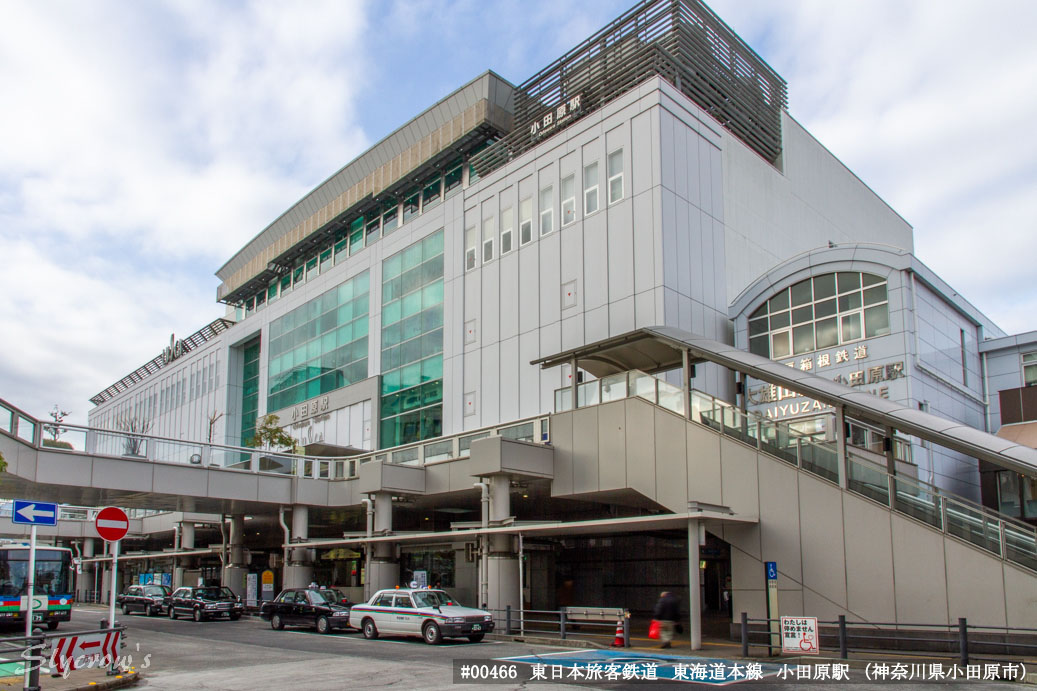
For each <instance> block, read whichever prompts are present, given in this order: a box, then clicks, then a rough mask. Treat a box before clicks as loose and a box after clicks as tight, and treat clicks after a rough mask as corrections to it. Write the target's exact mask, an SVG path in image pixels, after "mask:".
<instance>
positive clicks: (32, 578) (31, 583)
mask: <svg viewBox="0 0 1037 691" xmlns="http://www.w3.org/2000/svg"><path fill="white" fill-rule="evenodd" d="M35 588H36V524H35V523H33V524H32V527H31V528H30V529H29V574H28V578H27V580H26V586H25V594H26V595H27V597H26V600H27V601H28V603H27V606H26V610H25V637H26V638H27V639H28V638H30V637H31V636H32V605H33V599H34V598H35ZM25 644H26V647H28V646H30V645H32V642H31V641H28V640H27V641H26V642H25ZM34 664H36V662H35V660H31V659H27V660H25V682H24V683H25V688H27V689H30V688H32V682H31V675H32V671H31V669H30V668H31V667H32V666H33V665H34Z"/></svg>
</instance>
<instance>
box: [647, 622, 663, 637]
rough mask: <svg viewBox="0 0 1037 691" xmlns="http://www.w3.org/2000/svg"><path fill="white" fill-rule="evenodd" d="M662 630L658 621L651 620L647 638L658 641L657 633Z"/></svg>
mask: <svg viewBox="0 0 1037 691" xmlns="http://www.w3.org/2000/svg"><path fill="white" fill-rule="evenodd" d="M661 629H662V624H660V623H659V620H658V619H652V623H651V624H649V625H648V637H649V638H651V639H652V640H653V641H657V640H659V632H660V630H661Z"/></svg>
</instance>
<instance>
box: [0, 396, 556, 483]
mask: <svg viewBox="0 0 1037 691" xmlns="http://www.w3.org/2000/svg"><path fill="white" fill-rule="evenodd" d="M0 411H7V412H9V413H10V414H11V424H10V427H11V429H5V428H4V427H3V426H2V425H0V434H4V435H8V436H11V437H14V438H16V439H19V440H21V441H23V442H25V441H28V442H29V444H30V445H31V446H32V447H33V448H35V449H38V450H42V449H46V450H47V451H50V452H55V453H68V454H75V455H83V454H87V455H100V456H107V457H112V458H125V457H127V454H123V455H112V454H105V453H98V452H97V451H96V450H95V451H91V450H89V449H86V448H84V449H76V448H65V447H63V446H46V445H44V443H43V435H44V433H45V430H47V429H60V430H61V433H62V434H64V433H67V432H75V433H79V434H80V435H82V436H83V438H84V439H85V442H84V447H86V446H88V445H90V444H91V443H92V444H93V445H94V446H96V444H97V439H98V437H105V436H107V435H110V436H114V437H121V438H124V439H132V440H133V441H135V442H139V443H140V446H139V449H140V450H143V451H144V452H145V453H144V454H136V453H135V454H129V456H130V457H132V458H134V459H136V460H146V461H151V462H168V463H177V464H181V465H184V464H193V465H203V464H205V460H206V459H211V458H214V457H216V456H217V455H218V454H226V455H227V456H229V457H234V456H237V455H240V456H242V457H244V458H246V459H247V460H243V461H241V462H239V463H235V464H232V465H229V466H228V465H224V466H218V467H220V468H222V469H224V470H233V471H239V472H249V473H256V474H271V475H276V476H282V477H283V476H285V475H294V476H298V477H307V478H313V479H317V480H321V479H323V480H349V479H353V478H356V477H357V474H358V471H359V467H360V465H361V464H363V463H367V462H370V461H374V460H383V459H384V460H386V461H387V462H389V463H392V462H393V457H394V456H396V455H407V454H408V453H410V452H416V453H415V460H416V461H417V462H418V463H420V464H421V465H424V464H425V462H426V461H425V450H426V447H429V446H434V445H437V444H440V445H442V444H444V443H450V449H451V451H450V453H449V454H448V457H447V458H439V459H436V461H429V462H437V461H440V460H443V461H445V460H456V459H458V458H464V457H466V455H467V454H466V453H465V451H466V450H467V449H466V448H465V449H463V448H461V447H462V446H463V442H464V441H466V440H474V439H477V438H480V437H482V436H487V437H488V436H506V433H507V432H508V431H509V430H514V429H515V428H519V427H524V426H526V425H529V426H531V435H523V436H522V437H519V438H520V439H526V437H527V436H528V437H529V438H528V441H532V442H535V443H541V444H544V443H550V426H549V418H548V416H546V415H541V416H536V417H530V418H524V419H522V420H517V421H514V422H509V423H507V424H500V425H491V426H487V427H484V428H480V429H476V430H466V431H464V432H459V433H456V434H452V435H449V436H444V437H437V438H434V439H425V440H422V441H420V442H412V443H410V444H403V445H400V446H396V447H391V448H387V449H378V450H376V451H369V452H366V453H362V454H358V455H355V456H335V457H330V456H304V455H295V454H292V453H288V452H280V451H269V450H264V449H256V448H252V447H242V446H230V445H226V444H216V443H212V442H200V441H189V440H184V439H173V438H170V437H162V436H158V435H152V434H146V433H138V432H133V431H127V430H112V429H103V428H96V427H89V426H84V425H73V424H65V423H61V424H60V425H59V424H57V423H53V422H51V423H47V422H43V421H41V420H38V419H36V418H34V417H32V416H31V415H28V414H27V413H24V412H23V411H21V410H20V409H18V408H16V407H15V406H13V405H11V404H9V403H7V401H4V400H3V399H0ZM22 419H24V420H26V421H27V422H28V423H29V424H31V425H33V435H32V437H33V438H32V439H31V440H27V439H26V438H25V437H22V436H20V435H19V434H18V427H19V421H20V420H22ZM151 443H155V444H171V445H175V446H176V447H178V448H181V449H182V448H183V447H188V448H187V449H186V450H188V451H195V450H197V453H194V454H191V455H190V456H189V458H188V460H187V461H183V460H171V459H158V458H154V457H152V456H153V454H154V452H153V450H152V447H151ZM264 458H273V459H283V461H284V466H285V468H287V469H288V471H289V472H278V471H273V470H260V460H261V459H264ZM410 462H412V461H405V463H410ZM210 467H211V466H210Z"/></svg>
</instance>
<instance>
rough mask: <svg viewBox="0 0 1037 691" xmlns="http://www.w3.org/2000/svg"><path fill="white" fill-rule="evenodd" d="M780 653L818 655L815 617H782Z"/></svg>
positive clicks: (819, 646)
mask: <svg viewBox="0 0 1037 691" xmlns="http://www.w3.org/2000/svg"><path fill="white" fill-rule="evenodd" d="M781 652H782V653H783V654H788V655H818V654H819V653H820V652H821V642H820V639H819V638H818V637H817V617H782V618H781Z"/></svg>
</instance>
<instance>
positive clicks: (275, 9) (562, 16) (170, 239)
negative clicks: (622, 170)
mask: <svg viewBox="0 0 1037 691" xmlns="http://www.w3.org/2000/svg"><path fill="white" fill-rule="evenodd" d="M632 1H633V0H592V1H591V0H587V1H584V2H576V1H574V0H570V1H568V2H559V1H558V0H516V1H512V0H471V1H469V0H457V1H455V2H446V1H439V0H397V1H391V0H374V1H371V2H363V1H361V0H357V1H356V2H347V1H345V0H334V1H331V2H319V1H317V0H306V1H305V2H303V1H298V2H257V3H248V2H214V1H209V0H207V1H205V2H201V1H199V2H190V1H184V2H158V1H148V2H131V1H130V0H122V1H120V2H105V1H104V0H91V1H90V2H79V1H76V2H63V1H60V0H48V1H47V2H38V1H37V0H29V1H25V2H23V1H21V0H0V84H2V85H3V92H2V96H0V257H2V258H3V274H4V280H3V281H2V284H0V285H2V296H3V297H2V298H0V398H3V399H5V400H7V401H9V402H10V403H12V404H14V405H16V406H19V407H21V408H22V409H24V410H26V411H27V412H29V413H30V414H33V415H35V416H38V417H42V416H44V415H45V414H46V413H47V412H48V411H49V410H50V409H51V408H52V407H53V406H54V405H55V404H60V405H61V407H62V408H64V409H65V410H69V411H72V416H71V417H70V419H69V421H72V422H85V420H86V414H87V412H88V410H89V408H90V407H91V404H90V403H89V398H90V396H92V395H93V394H95V393H97V392H98V391H100V390H102V389H103V388H105V387H106V386H108V385H109V384H111V383H112V382H113V381H115V380H117V379H119V378H121V377H122V376H123V375H125V374H127V373H129V372H130V371H132V370H133V369H135V368H136V367H138V366H139V365H141V364H143V363H144V362H146V361H147V360H149V359H151V358H152V357H154V356H155V355H156V354H158V352H159V351H160V350H161V348H162V347H163V345H165V344H166V343H167V342H168V340H169V334H170V333H171V332H175V333H176V334H177V335H178V336H186V335H188V334H190V333H193V332H194V331H195V330H197V329H198V328H199V327H201V326H202V325H204V324H206V323H208V322H209V321H211V320H212V319H214V318H216V317H218V316H222V314H223V310H222V306H220V305H218V304H217V303H216V301H215V292H216V286H217V284H218V281H217V280H216V278H215V276H214V275H213V274H214V272H215V271H216V269H217V268H218V267H219V266H221V265H222V264H223V263H224V262H225V261H226V260H227V259H229V258H230V256H231V254H232V253H233V252H234V251H235V250H236V249H238V248H239V247H241V246H242V245H243V244H244V243H245V242H246V241H247V240H249V239H250V238H251V237H253V236H254V235H255V234H256V233H258V232H259V231H260V230H262V229H263V228H264V227H265V226H266V225H267V224H268V223H270V222H271V221H272V220H273V219H274V218H276V217H277V215H278V214H280V213H281V212H282V211H284V210H285V209H286V208H287V207H288V206H290V205H291V204H292V203H293V202H295V201H296V200H298V199H299V198H300V197H301V196H302V195H303V194H305V193H306V192H307V191H308V190H310V189H312V188H313V187H314V186H315V185H316V184H318V183H320V182H321V181H322V180H324V179H325V178H327V177H328V176H329V175H331V174H332V173H334V172H335V171H336V170H337V169H338V168H340V167H341V166H342V165H344V164H345V163H346V162H348V161H350V160H351V159H352V158H354V157H355V156H357V155H358V154H360V153H361V152H363V151H364V150H365V148H367V147H368V146H369V145H370V144H372V143H374V142H376V141H378V140H379V139H381V138H382V137H383V136H385V135H386V134H388V133H389V132H391V131H392V130H393V129H395V128H396V127H398V126H399V125H401V124H403V123H404V122H406V121H407V120H408V119H410V118H411V117H413V116H414V115H416V114H417V113H418V112H420V111H421V110H423V109H424V108H426V107H428V106H429V105H431V104H432V103H434V102H435V101H437V100H438V99H440V98H442V97H443V96H445V95H446V94H448V93H449V92H450V91H452V90H453V89H455V88H457V87H458V86H460V85H461V84H463V83H465V82H466V81H468V80H469V79H471V78H473V77H475V76H477V75H478V74H480V73H481V72H483V71H484V70H486V69H488V68H489V69H493V70H494V71H496V72H497V73H499V74H501V75H502V76H503V77H505V78H506V79H509V80H511V81H512V82H514V83H518V82H521V81H522V80H523V79H525V78H526V77H528V76H530V75H531V74H533V73H534V72H536V71H537V70H538V69H540V68H541V67H543V66H545V65H546V64H548V63H549V62H550V61H551V60H552V59H554V58H555V57H557V56H558V55H560V54H561V53H563V52H564V51H565V50H567V49H568V48H570V47H572V46H573V45H575V44H576V43H578V42H579V41H580V40H581V39H583V38H585V37H587V36H589V35H590V34H591V33H593V32H594V31H595V30H596V29H598V28H600V27H601V26H603V25H604V24H606V23H607V22H608V21H609V20H611V19H612V18H614V17H615V16H617V15H618V14H620V13H621V12H622V11H623V10H625V9H627V7H628V6H629V5H631V4H632ZM711 6H712V7H713V8H714V10H716V12H717V13H718V14H719V15H720V16H721V17H723V18H724V19H725V20H726V21H727V22H728V24H730V25H731V26H732V28H733V29H734V30H735V31H736V32H738V33H739V34H740V35H741V36H742V37H743V38H744V39H746V40H747V41H748V42H749V44H750V45H752V46H753V47H754V48H755V49H756V50H757V52H758V53H760V54H761V55H762V56H763V58H764V59H765V60H767V61H768V62H769V63H770V64H771V65H772V66H773V67H774V68H775V69H776V70H777V71H778V73H780V74H781V75H782V76H783V77H784V78H785V79H786V80H787V81H788V83H789V104H790V106H789V110H790V112H791V113H792V115H793V116H794V117H795V118H796V119H797V120H799V121H800V122H801V123H803V125H804V126H806V128H807V129H808V130H810V131H811V132H812V133H813V134H814V135H815V136H817V137H818V139H820V140H821V141H822V142H823V143H824V144H825V145H826V146H827V147H828V148H829V149H830V150H831V151H832V152H833V153H834V154H835V155H836V156H838V157H839V158H840V159H841V160H842V161H843V162H845V163H846V164H847V165H848V166H849V167H850V168H851V169H852V170H853V171H855V172H856V173H857V174H858V175H859V176H860V177H861V178H862V179H863V180H864V181H865V182H866V183H867V184H868V185H870V186H871V188H872V189H874V190H875V191H876V192H877V193H878V194H879V195H880V196H881V197H882V198H883V199H885V200H886V201H887V202H889V203H890V204H891V205H892V206H893V207H894V208H895V209H896V210H897V211H899V212H900V214H901V215H902V216H903V217H904V218H905V219H907V221H908V222H909V223H911V224H912V225H913V226H914V227H915V230H916V235H915V238H916V252H917V254H918V255H919V256H920V258H921V259H922V261H924V262H925V263H927V264H928V265H929V266H930V267H931V268H932V269H934V270H935V271H936V272H937V273H939V274H940V275H941V276H942V277H943V278H944V279H945V280H947V281H948V282H949V283H950V284H951V285H952V286H953V287H954V288H955V289H956V290H958V291H959V292H960V293H962V294H963V295H965V296H966V297H967V298H968V299H969V300H971V301H972V302H973V304H975V305H976V306H977V307H979V308H980V309H981V310H983V311H984V312H986V313H987V314H988V315H989V316H991V317H992V318H993V319H994V321H995V322H996V323H998V324H999V325H1000V326H1001V327H1002V328H1003V329H1005V330H1006V331H1008V332H1010V333H1015V332H1020V331H1028V330H1032V329H1035V328H1037V317H1035V316H1034V315H1035V313H1037V287H1035V286H1037V283H1035V280H1034V278H1033V274H1034V272H1033V269H1032V268H1031V267H1032V264H1033V261H1034V257H1037V194H1034V193H1033V190H1034V189H1035V186H1037V164H1035V161H1037V136H1035V135H1034V134H1033V129H1032V128H1033V123H1034V122H1037V90H1035V89H1034V88H1033V85H1035V84H1037V42H1035V41H1034V40H1033V38H1032V30H1033V27H1034V26H1037V2H1033V0H987V1H986V2H984V3H976V2H965V0H909V1H908V2H904V0H840V1H839V2H832V1H831V0H783V1H782V2H774V1H773V0H714V1H713V2H712V3H711Z"/></svg>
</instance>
